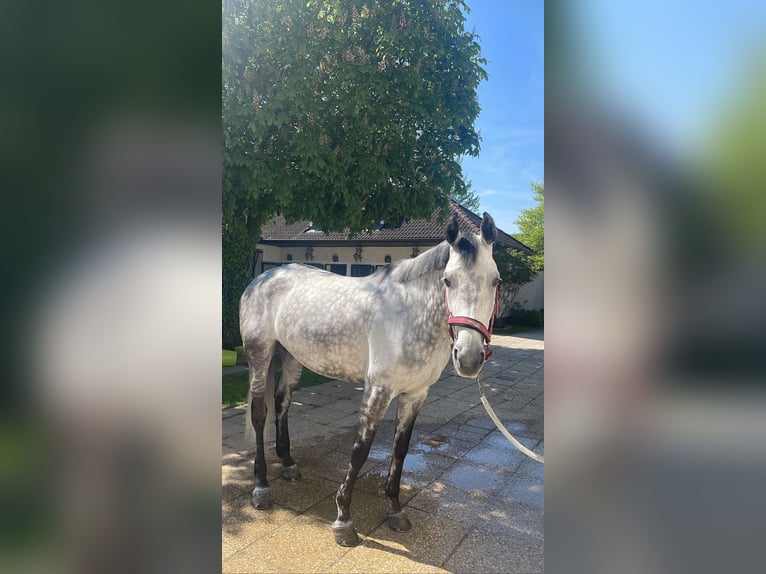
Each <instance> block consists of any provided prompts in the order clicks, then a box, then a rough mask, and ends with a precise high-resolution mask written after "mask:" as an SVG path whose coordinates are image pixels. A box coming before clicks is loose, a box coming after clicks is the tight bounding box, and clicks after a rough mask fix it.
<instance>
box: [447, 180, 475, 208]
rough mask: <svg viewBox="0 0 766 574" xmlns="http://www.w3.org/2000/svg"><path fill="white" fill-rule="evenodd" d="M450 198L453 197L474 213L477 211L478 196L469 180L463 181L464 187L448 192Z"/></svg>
mask: <svg viewBox="0 0 766 574" xmlns="http://www.w3.org/2000/svg"><path fill="white" fill-rule="evenodd" d="M450 198H451V199H454V200H455V201H457V202H458V203H459V204H460V205H462V206H463V207H466V208H468V209H470V210H471V211H473V212H474V213H478V212H479V207H480V206H479V196H478V195H476V193H474V191H473V189H472V184H471V182H470V181H466V182H465V187H463V189H460V190H457V189H453V190H452V192H451V193H450Z"/></svg>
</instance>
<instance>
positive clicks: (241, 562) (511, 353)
mask: <svg viewBox="0 0 766 574" xmlns="http://www.w3.org/2000/svg"><path fill="white" fill-rule="evenodd" d="M542 339H543V337H542V332H541V331H540V332H532V333H522V334H519V335H516V336H495V337H493V339H492V345H493V348H494V349H495V354H494V355H493V357H492V359H491V360H490V362H489V363H488V364H487V365H486V366H485V368H484V373H483V375H482V384H483V385H484V389H485V393H486V395H487V397H488V398H489V401H490V403H491V404H492V407H493V408H494V410H495V412H496V413H497V415H498V417H499V418H500V420H502V421H503V423H504V424H505V426H506V427H507V428H508V430H509V431H510V432H511V433H512V434H513V435H514V436H516V438H518V439H519V440H520V441H521V442H522V443H524V445H525V446H527V447H529V448H531V449H532V450H534V451H535V452H537V453H540V454H544V452H545V449H544V440H543V439H544V437H543V348H544V345H543V340H542ZM361 397H362V388H361V386H359V385H353V384H349V383H342V382H337V381H333V382H329V383H325V384H323V385H319V386H315V387H309V388H306V389H300V390H298V391H296V392H295V393H294V394H293V404H292V406H291V407H290V438H291V444H292V449H291V452H292V454H293V458H295V460H296V462H297V463H298V465H299V466H300V468H301V472H302V474H303V478H302V480H300V481H297V482H288V481H285V480H283V479H282V478H280V476H279V473H280V470H281V463H280V462H279V459H278V458H277V456H276V454H275V452H274V448H273V436H272V437H271V438H272V446H271V448H269V449H268V452H267V462H268V463H269V481H270V483H271V491H272V497H273V500H274V506H273V508H272V509H270V510H266V511H263V510H261V511H259V510H255V509H254V508H253V507H252V506H251V504H250V491H251V490H252V488H253V449H252V448H243V436H244V428H245V423H244V407H242V408H234V409H227V410H225V411H223V465H222V479H223V480H222V486H223V510H222V519H223V531H222V541H221V543H222V552H223V565H222V566H223V572H388V573H391V572H471V573H475V572H507V573H511V572H525V573H530V572H543V465H541V464H539V463H537V462H535V461H533V460H530V459H528V458H527V457H526V456H524V455H523V454H521V453H520V452H519V451H518V450H516V449H515V448H514V447H513V446H512V445H511V444H510V443H509V442H508V441H507V440H506V439H505V438H504V437H503V436H502V435H501V434H500V432H499V431H498V430H497V429H496V428H495V426H494V423H493V422H492V421H491V420H490V418H489V416H487V413H486V412H485V411H484V407H483V406H482V404H481V402H480V399H479V397H480V394H479V389H478V387H477V385H476V382H475V381H474V380H469V379H463V378H460V377H458V376H456V375H455V374H454V371H453V369H452V366H451V365H449V366H448V367H447V368H446V369H445V371H444V373H443V374H442V377H441V378H440V379H439V381H437V382H436V384H434V386H433V387H431V391H430V392H429V396H428V399H427V401H426V403H425V404H424V406H423V408H422V409H421V411H420V414H419V415H418V419H417V421H416V422H415V429H414V432H413V436H412V441H411V444H410V451H409V454H408V455H407V458H406V459H405V465H404V472H403V473H402V482H401V494H400V500H401V502H402V505H403V507H404V510H405V512H406V513H407V516H408V517H409V518H410V521H411V522H412V529H411V530H409V531H408V532H395V531H393V530H391V529H389V528H388V526H386V524H385V523H384V520H385V512H386V500H385V496H384V494H383V485H384V482H385V478H386V475H387V472H388V464H389V462H390V456H391V446H392V442H393V437H394V420H395V416H396V401H394V404H392V405H391V407H390V408H389V411H388V413H387V414H386V418H385V420H384V421H383V424H382V426H381V429H380V430H379V431H378V434H377V436H376V437H375V442H374V443H373V446H372V449H371V451H370V456H369V458H368V460H367V462H366V464H365V465H364V467H363V468H362V471H361V473H360V477H359V479H358V480H357V482H356V485H355V486H354V493H353V499H352V503H351V514H352V519H353V522H354V526H355V527H356V529H357V531H358V533H359V536H360V539H361V542H360V543H359V545H358V546H356V547H354V548H342V547H340V546H337V545H336V544H335V541H334V538H333V534H332V530H331V524H332V522H333V521H334V520H335V517H336V508H335V501H334V495H335V491H336V490H337V488H338V486H339V485H340V483H341V481H342V480H343V477H344V476H345V472H346V468H347V466H348V461H349V457H350V453H351V447H352V445H353V439H354V432H355V429H356V425H357V413H358V409H359V403H360V401H361ZM272 434H273V433H272Z"/></svg>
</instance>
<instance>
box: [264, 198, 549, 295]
mask: <svg viewBox="0 0 766 574" xmlns="http://www.w3.org/2000/svg"><path fill="white" fill-rule="evenodd" d="M449 206H450V211H451V212H452V213H453V214H454V215H455V216H456V217H457V221H458V225H459V227H460V229H461V231H464V232H471V233H479V226H480V225H481V217H479V216H478V215H476V214H475V213H473V212H471V211H470V210H468V209H466V208H465V207H463V206H462V205H460V204H458V203H456V202H454V201H452V200H450V202H449ZM438 215H439V210H438V209H437V210H436V211H434V213H433V215H432V216H431V219H430V220H427V219H411V220H410V219H406V220H400V221H398V222H396V223H394V224H390V225H389V224H387V223H384V222H381V223H379V224H378V225H377V226H376V227H375V229H373V230H370V231H366V232H364V233H360V234H358V235H357V236H356V237H354V238H353V239H348V234H347V233H337V232H333V233H325V232H324V231H322V229H320V228H318V227H316V226H314V225H313V224H312V223H311V222H309V221H299V222H296V223H290V224H288V223H285V220H284V218H283V217H281V216H277V217H276V218H275V219H274V220H273V221H272V222H271V223H270V224H267V225H264V226H263V227H262V228H261V240H260V241H259V243H258V245H257V248H256V255H255V262H254V269H253V272H254V273H253V274H254V275H259V274H260V273H263V272H264V271H266V270H267V269H271V268H272V267H278V266H280V265H284V264H287V263H303V264H306V265H313V266H314V267H319V268H320V269H326V270H327V271H331V272H333V273H338V274H339V275H348V276H351V277H363V276H365V275H370V274H371V273H373V272H374V271H375V270H376V269H377V268H379V267H383V266H385V265H388V264H390V263H393V262H395V261H398V260H400V259H407V258H410V257H416V256H417V255H418V254H420V253H422V252H423V251H425V250H427V249H430V248H431V247H433V246H435V245H437V244H439V243H441V242H442V241H443V240H444V231H445V228H446V221H445V222H442V223H439V221H438ZM497 242H498V243H500V244H501V245H506V246H508V247H511V248H513V249H517V250H519V251H522V252H524V253H532V250H531V249H530V248H529V247H527V246H526V245H524V244H523V243H521V242H520V241H517V240H516V239H514V238H513V237H511V236H510V235H508V234H507V233H505V232H504V231H502V230H500V229H498V230H497ZM533 283H534V282H533ZM530 285H532V284H530ZM540 285H542V283H540ZM526 287H527V286H524V287H523V288H522V289H524V288H526ZM526 297H527V299H525V300H527V301H528V303H529V298H530V297H531V295H529V294H527V295H526ZM532 298H533V299H535V301H534V302H533V305H531V306H530V305H527V306H528V308H541V307H542V301H541V297H540V298H539V299H540V301H539V304H538V301H537V299H538V297H536V296H535V297H532ZM535 305H536V306H535Z"/></svg>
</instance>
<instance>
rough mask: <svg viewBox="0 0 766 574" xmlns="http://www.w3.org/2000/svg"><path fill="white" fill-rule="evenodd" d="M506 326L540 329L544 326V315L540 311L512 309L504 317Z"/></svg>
mask: <svg viewBox="0 0 766 574" xmlns="http://www.w3.org/2000/svg"><path fill="white" fill-rule="evenodd" d="M505 324H506V325H526V326H529V327H542V326H543V324H544V313H543V311H542V310H540V311H535V310H532V311H528V310H526V309H519V308H515V309H513V310H512V311H511V312H510V313H509V314H508V315H506V316H505Z"/></svg>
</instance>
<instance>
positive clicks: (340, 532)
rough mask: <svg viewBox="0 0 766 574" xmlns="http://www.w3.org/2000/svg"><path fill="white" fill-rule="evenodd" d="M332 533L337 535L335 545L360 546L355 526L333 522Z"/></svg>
mask: <svg viewBox="0 0 766 574" xmlns="http://www.w3.org/2000/svg"><path fill="white" fill-rule="evenodd" d="M332 533H333V534H334V535H335V543H336V544H337V545H338V546H356V545H357V544H359V536H358V535H357V534H356V529H355V528H354V525H353V524H352V523H351V521H350V520H349V521H348V522H338V521H337V520H336V521H335V522H333V525H332Z"/></svg>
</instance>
